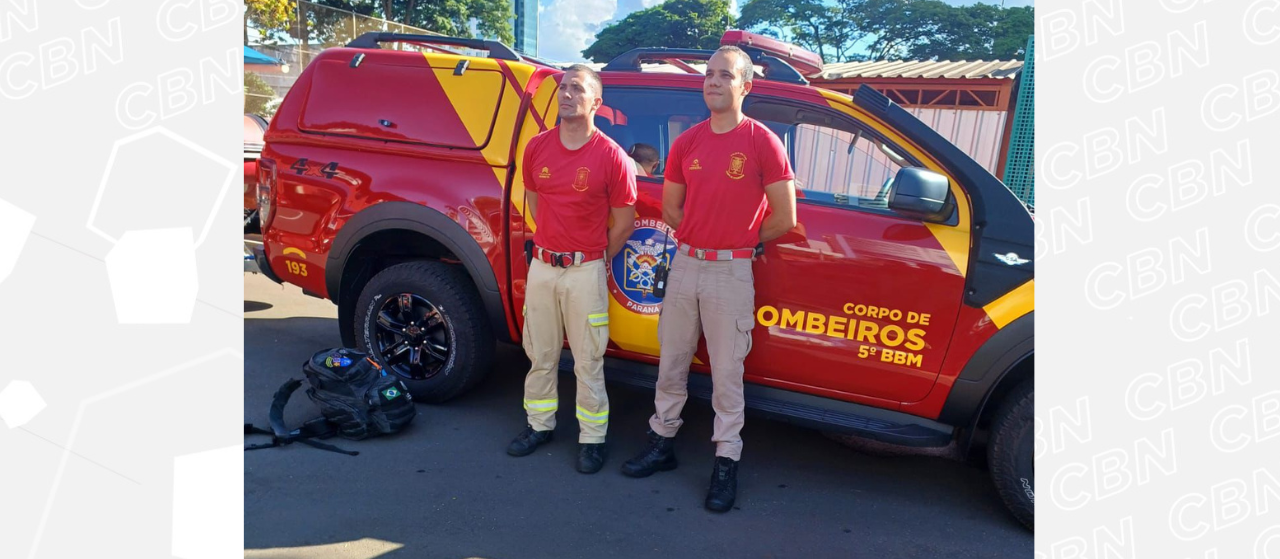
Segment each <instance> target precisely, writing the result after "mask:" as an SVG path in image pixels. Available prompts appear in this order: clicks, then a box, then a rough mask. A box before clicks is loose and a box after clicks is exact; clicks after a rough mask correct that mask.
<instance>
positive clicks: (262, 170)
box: [258, 158, 277, 232]
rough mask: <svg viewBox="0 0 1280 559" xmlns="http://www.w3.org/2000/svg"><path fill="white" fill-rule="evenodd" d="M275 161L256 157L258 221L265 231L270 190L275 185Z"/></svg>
mask: <svg viewBox="0 0 1280 559" xmlns="http://www.w3.org/2000/svg"><path fill="white" fill-rule="evenodd" d="M276 177H277V175H276V162H275V160H272V159H267V158H261V159H258V223H259V224H260V226H261V227H262V230H263V231H264V232H265V231H266V228H267V224H268V223H269V222H270V221H271V190H272V189H273V188H275V185H276Z"/></svg>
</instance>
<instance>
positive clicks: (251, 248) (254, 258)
mask: <svg viewBox="0 0 1280 559" xmlns="http://www.w3.org/2000/svg"><path fill="white" fill-rule="evenodd" d="M244 271H246V272H253V273H255V274H262V275H264V276H267V279H269V280H271V281H274V282H276V283H284V282H283V281H281V280H280V277H279V276H277V275H276V274H275V272H272V271H271V264H270V263H269V262H267V254H266V251H264V250H263V247H262V242H261V241H253V240H249V239H245V241H244Z"/></svg>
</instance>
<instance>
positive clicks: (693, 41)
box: [582, 0, 733, 62]
mask: <svg viewBox="0 0 1280 559" xmlns="http://www.w3.org/2000/svg"><path fill="white" fill-rule="evenodd" d="M732 24H733V16H732V15H730V14H729V2H728V1H727V0H667V1H666V2H664V3H662V4H658V5H657V6H654V7H652V8H646V9H643V10H639V11H636V12H632V13H631V14H629V15H627V17H625V18H623V19H622V21H619V22H616V23H614V24H612V25H610V26H608V27H606V28H604V29H602V30H600V32H599V33H597V34H596V40H595V42H594V43H592V44H591V45H590V46H588V47H587V48H586V50H583V51H582V56H583V57H584V58H588V59H590V60H593V61H595V62H608V61H609V60H612V59H613V57H615V56H618V55H619V54H622V53H624V52H626V51H629V50H631V49H633V48H636V47H667V48H694V49H714V48H716V47H717V46H719V44H720V36H721V35H723V34H724V31H725V30H726V29H728V28H729V26H730V25H732Z"/></svg>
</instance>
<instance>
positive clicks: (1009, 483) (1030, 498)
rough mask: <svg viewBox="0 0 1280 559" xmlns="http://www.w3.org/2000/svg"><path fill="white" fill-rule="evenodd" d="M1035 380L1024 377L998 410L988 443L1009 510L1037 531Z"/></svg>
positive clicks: (998, 488) (990, 462) (991, 464)
mask: <svg viewBox="0 0 1280 559" xmlns="http://www.w3.org/2000/svg"><path fill="white" fill-rule="evenodd" d="M1035 411H1036V401H1035V384H1034V382H1033V381H1032V380H1025V381H1023V382H1022V384H1019V385H1018V386H1017V387H1015V388H1014V389H1013V391H1012V392H1010V393H1009V394H1008V395H1007V396H1006V397H1005V399H1004V402H1003V403H1002V404H1001V405H1000V408H999V411H997V412H996V415H995V422H994V423H992V428H991V444H990V445H989V446H988V447H987V464H988V466H989V467H990V468H991V480H992V481H993V482H995V485H996V491H998V492H999V493H1000V499H1001V500H1002V501H1004V504H1005V506H1006V507H1008V508H1009V512H1011V513H1013V516H1014V517H1015V518H1017V519H1018V521H1019V522H1021V523H1022V524H1023V525H1024V526H1026V527H1027V528H1028V529H1030V530H1031V531H1035V520H1036V497H1035V487H1036V486H1035V479H1036V478H1035V462H1034V458H1035Z"/></svg>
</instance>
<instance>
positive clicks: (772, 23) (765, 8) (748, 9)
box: [738, 0, 865, 61]
mask: <svg viewBox="0 0 1280 559" xmlns="http://www.w3.org/2000/svg"><path fill="white" fill-rule="evenodd" d="M738 26H739V27H741V28H743V29H746V30H749V31H755V32H758V33H762V34H765V35H769V36H772V37H777V38H779V39H782V40H784V41H787V42H789V43H795V44H796V45H799V46H800V47H802V48H805V49H807V50H810V51H813V52H816V53H818V54H819V55H821V56H822V58H823V59H824V60H830V61H839V60H848V59H849V58H850V57H851V56H852V53H853V49H854V44H855V43H856V42H857V41H858V40H859V39H861V38H862V37H863V36H864V35H865V33H863V32H861V31H860V30H858V28H857V27H856V26H855V25H854V23H853V21H852V20H850V19H849V18H847V17H845V13H844V10H843V9H841V7H840V6H839V5H838V4H837V5H833V4H827V3H826V2H824V1H823V0H748V2H747V3H746V4H743V5H742V17H740V18H739V19H738Z"/></svg>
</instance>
